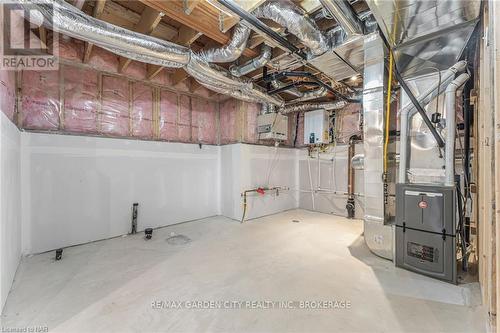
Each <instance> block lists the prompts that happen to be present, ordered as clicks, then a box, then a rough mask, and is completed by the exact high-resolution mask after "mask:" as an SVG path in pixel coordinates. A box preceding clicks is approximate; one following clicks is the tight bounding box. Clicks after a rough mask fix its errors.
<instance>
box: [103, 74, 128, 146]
mask: <svg viewBox="0 0 500 333" xmlns="http://www.w3.org/2000/svg"><path fill="white" fill-rule="evenodd" d="M99 120H100V129H101V132H102V133H103V134H107V135H113V136H125V137H126V136H129V134H130V133H129V83H128V81H127V80H126V79H123V78H120V77H113V76H103V78H102V107H101V114H100V117H99Z"/></svg>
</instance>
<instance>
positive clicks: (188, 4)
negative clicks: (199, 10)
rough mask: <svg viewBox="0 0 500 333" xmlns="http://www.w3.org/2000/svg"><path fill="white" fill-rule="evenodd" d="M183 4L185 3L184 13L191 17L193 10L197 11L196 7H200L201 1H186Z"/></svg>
mask: <svg viewBox="0 0 500 333" xmlns="http://www.w3.org/2000/svg"><path fill="white" fill-rule="evenodd" d="M183 2H184V13H186V14H187V15H189V14H191V13H192V12H193V9H195V8H196V6H198V4H199V3H200V2H201V0H184V1H183Z"/></svg>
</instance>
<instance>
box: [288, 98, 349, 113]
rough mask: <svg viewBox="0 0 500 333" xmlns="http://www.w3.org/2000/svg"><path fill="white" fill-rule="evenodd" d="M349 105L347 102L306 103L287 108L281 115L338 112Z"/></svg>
mask: <svg viewBox="0 0 500 333" xmlns="http://www.w3.org/2000/svg"><path fill="white" fill-rule="evenodd" d="M346 105H347V102H346V101H336V102H323V103H304V104H298V105H291V106H286V107H284V108H282V109H281V110H280V113H281V114H288V113H294V112H307V111H313V110H320V109H323V110H338V109H342V108H343V107H345V106H346Z"/></svg>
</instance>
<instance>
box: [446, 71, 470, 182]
mask: <svg viewBox="0 0 500 333" xmlns="http://www.w3.org/2000/svg"><path fill="white" fill-rule="evenodd" d="M469 78H470V75H469V74H467V73H464V74H461V75H460V76H459V77H457V78H456V79H455V80H453V82H451V83H450V85H449V86H448V87H447V88H446V92H445V97H444V98H445V107H446V146H445V185H446V186H454V185H455V139H456V137H455V133H456V127H457V122H456V110H455V109H456V93H457V90H458V89H460V87H461V86H463V85H464V84H465V82H467V80H468V79H469Z"/></svg>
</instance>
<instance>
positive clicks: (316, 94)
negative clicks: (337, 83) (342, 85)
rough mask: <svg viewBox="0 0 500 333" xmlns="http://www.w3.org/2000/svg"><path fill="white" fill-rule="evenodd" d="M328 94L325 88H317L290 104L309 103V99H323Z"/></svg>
mask: <svg viewBox="0 0 500 333" xmlns="http://www.w3.org/2000/svg"><path fill="white" fill-rule="evenodd" d="M327 94H328V90H326V88H325V87H319V88H318V89H314V90H311V91H308V92H305V93H303V94H302V96H301V97H299V98H296V99H294V100H293V101H291V103H293V104H295V103H300V102H305V101H310V100H311V99H316V98H320V97H324V96H326V95H327Z"/></svg>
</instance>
